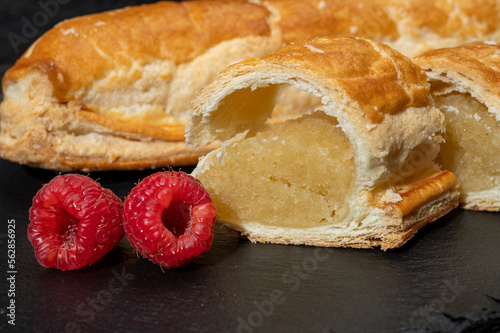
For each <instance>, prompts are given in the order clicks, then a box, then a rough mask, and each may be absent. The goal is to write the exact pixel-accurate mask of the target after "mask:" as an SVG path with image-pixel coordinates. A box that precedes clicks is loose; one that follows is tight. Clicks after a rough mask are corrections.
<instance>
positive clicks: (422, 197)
mask: <svg viewBox="0 0 500 333" xmlns="http://www.w3.org/2000/svg"><path fill="white" fill-rule="evenodd" d="M456 188H457V179H456V177H455V175H454V174H453V173H451V172H449V171H443V172H440V173H438V174H436V175H433V176H431V177H427V178H424V179H422V180H419V181H418V182H415V183H412V184H410V186H407V187H406V188H405V189H404V190H400V191H397V192H396V193H397V194H399V195H400V196H401V201H398V202H391V203H389V204H388V205H389V206H390V207H391V208H392V209H394V210H396V211H397V212H398V214H399V215H400V216H401V217H405V216H407V215H409V214H411V213H412V212H414V211H415V210H416V209H418V208H419V207H421V206H423V205H425V204H427V203H429V202H431V201H433V200H435V199H436V198H437V197H439V196H441V195H442V194H443V193H445V192H448V191H450V190H452V189H456ZM383 204H384V205H387V203H383Z"/></svg>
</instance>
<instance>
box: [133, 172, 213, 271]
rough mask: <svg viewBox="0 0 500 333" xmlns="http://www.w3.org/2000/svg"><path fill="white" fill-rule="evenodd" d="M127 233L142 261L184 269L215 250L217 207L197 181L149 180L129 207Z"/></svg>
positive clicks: (171, 176) (173, 176)
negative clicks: (214, 235) (192, 261)
mask: <svg viewBox="0 0 500 333" xmlns="http://www.w3.org/2000/svg"><path fill="white" fill-rule="evenodd" d="M123 220H124V229H125V234H126V235H127V238H128V240H129V242H130V244H131V245H132V246H133V247H134V248H135V249H136V251H137V252H139V253H140V254H141V255H142V256H144V257H146V258H148V259H149V260H151V261H152V262H154V263H155V264H158V265H160V266H162V267H165V268H174V267H180V266H183V265H185V264H187V263H188V262H190V261H191V260H193V259H194V258H196V257H198V256H199V255H201V254H202V253H204V252H206V251H208V250H209V249H210V247H211V246H212V240H213V229H214V221H215V206H214V204H213V203H212V199H211V198H210V195H209V194H208V192H207V191H206V190H205V188H204V187H203V186H202V185H201V183H200V182H199V181H198V180H196V179H195V178H194V177H192V176H190V175H188V174H186V173H184V172H173V171H171V172H158V173H155V174H153V175H150V176H148V177H146V178H144V179H143V180H142V181H141V182H140V183H139V184H138V185H137V186H136V187H135V188H133V189H132V191H131V192H130V194H129V196H128V197H127V198H126V199H125V203H124V217H123Z"/></svg>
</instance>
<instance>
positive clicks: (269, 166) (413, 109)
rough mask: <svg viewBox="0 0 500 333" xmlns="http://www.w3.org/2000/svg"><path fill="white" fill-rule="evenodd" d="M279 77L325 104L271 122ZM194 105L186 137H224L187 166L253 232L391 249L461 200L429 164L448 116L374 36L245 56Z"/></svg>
mask: <svg viewBox="0 0 500 333" xmlns="http://www.w3.org/2000/svg"><path fill="white" fill-rule="evenodd" d="M283 85H284V86H287V85H291V86H294V87H295V88H297V89H300V90H303V91H305V92H307V93H309V94H311V95H314V96H316V98H318V99H319V100H320V101H321V105H320V106H318V107H317V108H316V109H315V110H313V111H312V112H311V113H305V114H303V115H302V116H300V117H298V118H296V119H293V120H288V121H287V122H286V123H285V124H282V125H276V124H274V125H273V124H267V123H266V120H267V119H269V118H270V117H272V112H273V108H274V105H275V99H274V97H275V96H276V92H277V90H278V88H279V87H280V86H283ZM193 108H194V113H193V115H192V118H191V120H190V122H189V124H188V126H187V131H188V132H187V136H186V138H187V141H188V142H189V143H190V144H191V145H193V146H195V147H196V146H203V145H205V144H207V143H210V142H213V141H214V140H220V141H221V142H222V144H221V147H220V148H218V149H216V150H214V151H212V152H210V153H208V154H207V155H206V156H205V157H203V158H202V159H200V162H199V163H198V166H197V167H196V169H195V170H194V171H193V175H194V176H195V177H197V179H199V180H200V181H201V182H202V184H203V185H204V186H205V188H207V190H208V191H209V193H210V195H211V197H212V199H213V201H214V204H215V205H216V207H217V218H218V221H219V223H221V224H223V225H225V226H227V227H228V228H230V229H233V230H236V231H238V232H240V233H241V234H242V235H244V236H246V237H247V238H248V239H250V240H251V241H256V242H271V243H282V244H307V245H316V246H339V247H356V248H371V247H381V248H382V249H384V250H385V249H390V248H397V247H400V246H401V245H402V244H404V243H405V242H406V241H407V240H408V239H410V238H411V237H412V236H413V235H414V234H415V233H416V232H417V231H418V230H419V229H420V228H422V227H423V226H424V225H426V224H427V223H429V222H432V221H434V220H436V219H438V218H439V217H441V216H443V215H444V214H446V213H447V212H449V211H450V210H451V209H453V208H454V207H456V206H457V205H458V191H457V186H458V185H457V182H456V179H455V176H454V175H453V173H451V172H449V171H443V170H441V169H440V168H439V167H438V166H437V165H436V164H435V163H434V159H435V157H436V155H437V153H438V151H439V145H440V143H441V142H442V136H441V134H442V132H443V131H444V129H445V122H444V116H443V114H442V113H441V112H440V110H439V109H437V108H436V107H435V106H434V103H433V100H432V98H431V95H430V88H429V84H428V82H427V80H426V76H425V74H424V73H423V71H422V70H421V69H420V68H419V67H418V66H416V65H415V64H414V63H412V62H411V61H410V60H409V59H408V58H406V57H404V56H403V55H401V54H400V53H399V52H397V51H395V50H393V49H391V48H390V47H388V46H387V45H385V44H382V43H380V42H376V41H372V40H367V39H361V38H354V37H348V36H339V37H328V38H327V37H324V38H316V39H314V40H310V41H305V42H300V43H295V44H293V45H290V46H286V47H284V48H282V49H279V50H277V51H274V52H272V53H270V54H269V55H267V56H264V57H261V58H251V59H247V60H244V61H242V62H240V63H237V64H235V65H232V66H229V67H228V68H226V69H225V70H223V71H222V72H221V73H220V74H219V75H218V76H217V78H215V80H214V81H213V82H212V83H211V84H210V85H208V86H207V87H206V88H204V89H203V90H202V91H201V92H200V93H199V95H198V96H197V97H196V99H195V100H194V101H193Z"/></svg>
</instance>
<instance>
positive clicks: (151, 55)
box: [0, 0, 500, 170]
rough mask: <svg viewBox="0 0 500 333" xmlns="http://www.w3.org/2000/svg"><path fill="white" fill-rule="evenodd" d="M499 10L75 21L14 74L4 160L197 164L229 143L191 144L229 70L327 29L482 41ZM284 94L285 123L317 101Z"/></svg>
mask: <svg viewBox="0 0 500 333" xmlns="http://www.w3.org/2000/svg"><path fill="white" fill-rule="evenodd" d="M498 7H499V3H498V1H494V2H491V1H486V0H483V1H474V2H470V1H469V0H467V1H453V2H438V3H434V2H433V1H429V0H426V1H423V0H418V1H402V0H399V1H389V2H387V1H385V0H384V1H382V0H361V1H343V0H294V1H289V0H269V1H222V0H221V1H186V2H180V3H179V2H168V1H167V2H159V3H156V4H151V5H144V6H136V7H130V8H125V9H122V10H115V11H109V12H105V13H100V14H95V15H89V16H83V17H78V18H75V19H70V20H67V21H64V22H61V23H60V24H58V25H57V26H56V27H54V28H53V29H51V30H50V31H48V32H47V33H46V34H45V35H43V36H42V37H41V38H40V39H38V40H37V41H36V42H35V43H34V44H33V45H32V46H31V47H30V48H29V49H28V50H27V51H26V53H25V54H23V56H22V57H21V58H20V59H19V60H18V61H17V62H16V64H15V65H14V66H13V67H12V68H11V69H10V70H9V71H7V73H6V75H5V77H4V78H3V92H4V101H3V103H2V104H1V106H0V157H2V158H5V159H9V160H12V161H16V162H19V163H23V164H28V165H32V166H37V167H42V168H50V169H59V170H106V169H139V168H150V167H162V166H166V165H185V164H195V163H196V161H197V159H198V157H199V156H200V155H203V154H205V153H207V152H208V151H210V150H212V149H214V148H215V147H217V143H211V146H207V147H200V148H197V149H191V148H188V147H186V145H185V143H184V126H185V123H186V122H187V120H188V119H189V116H190V114H191V108H190V106H189V103H190V102H191V100H192V98H193V97H194V96H195V94H196V93H197V92H198V91H199V90H200V89H201V88H203V87H204V86H205V85H207V84H208V83H209V82H210V81H211V80H212V79H213V78H214V77H215V75H216V74H217V73H218V72H219V71H220V70H222V69H223V68H225V67H226V66H228V65H230V64H232V63H235V62H237V61H240V60H243V59H244V58H247V57H259V56H263V55H265V54H267V53H268V52H270V51H272V50H275V49H277V48H279V47H281V46H283V45H285V44H288V43H291V42H296V41H299V40H302V39H308V38H312V37H315V36H320V35H338V34H350V35H356V36H360V37H367V38H372V39H379V40H382V41H384V42H386V43H388V44H389V45H391V46H392V47H393V48H396V49H398V50H400V51H401V52H403V53H404V54H406V55H409V56H413V55H416V54H420V53H422V52H423V51H425V50H428V49H430V48H436V47H442V46H448V45H457V44H459V43H462V42H464V41H468V40H470V39H471V38H488V39H495V40H500V37H499V36H500V32H499V31H500V30H499V29H498V26H499V24H500V23H499V20H498V18H497V13H498V12H499V8H498ZM495 8H496V9H495ZM452 9H453V10H452ZM464 21H465V22H467V23H468V24H467V26H464V25H463V22H464ZM290 90H292V91H290ZM279 96H283V103H278V104H279V105H281V106H280V107H278V108H277V109H276V111H275V113H274V117H275V118H274V119H273V121H274V122H282V121H284V120H285V119H287V118H289V117H290V114H294V113H296V112H297V109H296V106H297V105H301V106H302V108H303V109H304V110H308V109H310V108H311V107H312V106H314V105H315V104H316V103H317V100H315V99H310V98H305V97H308V96H307V95H306V96H305V97H304V94H299V93H298V92H296V91H293V89H289V90H284V91H282V92H280V93H279ZM299 113H300V112H299Z"/></svg>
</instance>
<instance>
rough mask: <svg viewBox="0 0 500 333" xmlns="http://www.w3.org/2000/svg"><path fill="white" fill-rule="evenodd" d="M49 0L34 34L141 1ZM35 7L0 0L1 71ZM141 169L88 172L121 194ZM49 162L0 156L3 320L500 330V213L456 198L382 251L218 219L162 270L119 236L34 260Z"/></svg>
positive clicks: (166, 326) (133, 327)
mask: <svg viewBox="0 0 500 333" xmlns="http://www.w3.org/2000/svg"><path fill="white" fill-rule="evenodd" d="M54 1H55V0H54ZM48 2H50V0H45V1H42V3H44V4H45V3H48ZM59 2H60V3H65V4H64V5H62V4H61V5H60V6H59V8H58V10H57V12H56V13H55V14H54V15H53V17H51V18H50V23H49V22H48V23H47V24H46V25H44V26H43V27H40V28H39V30H40V31H39V32H38V34H37V35H39V34H40V33H41V32H42V30H44V29H48V28H50V27H51V26H52V25H53V24H55V23H56V22H58V21H60V20H62V19H64V18H66V17H72V16H76V15H81V14H85V13H91V12H97V11H102V10H105V9H107V8H119V7H123V6H125V5H130V4H134V3H139V2H138V1H135V2H134V1H110V0H108V1H96V0H94V1H76V0H73V1H68V0H66V1H62V0H59ZM40 10H42V9H41V5H40V3H39V2H36V1H13V0H3V1H2V3H1V4H0V38H1V40H0V66H1V67H0V69H1V70H2V73H3V72H4V71H5V70H6V69H7V68H8V67H9V66H11V65H12V63H13V62H14V61H15V59H16V58H17V57H18V56H19V55H20V54H21V52H23V51H24V49H25V48H27V47H28V46H29V44H30V43H31V42H33V41H34V40H35V39H36V37H30V38H26V39H28V40H29V43H26V45H24V44H22V45H21V44H19V45H18V47H19V50H18V52H15V48H14V47H13V46H12V43H11V42H10V41H9V39H8V38H7V35H8V33H9V32H12V33H14V34H17V35H18V36H23V35H22V31H23V30H22V29H23V19H22V18H23V17H25V18H26V19H27V20H32V19H33V17H34V15H35V14H36V13H37V12H39V11H40ZM24 21H25V20H24ZM11 36H12V34H11ZM184 170H185V171H187V172H190V171H191V168H184ZM152 172H153V171H138V172H96V173H91V174H90V176H91V177H93V178H95V179H97V178H98V179H99V181H100V183H101V184H102V185H103V186H105V187H108V188H110V189H112V190H113V191H115V193H116V194H117V195H119V196H120V197H121V198H124V197H125V196H126V195H127V193H128V192H129V191H130V190H131V189H132V187H133V186H134V183H136V182H137V181H138V180H139V179H142V178H144V177H145V176H147V175H148V174H150V173H152ZM57 174H58V173H57V172H54V171H46V170H40V169H33V168H28V167H24V166H20V165H17V164H13V163H10V162H7V161H2V160H0V272H1V276H2V279H1V282H0V332H320V333H332V332H335V333H340V332H394V333H396V332H400V333H408V332H456V333H466V332H467V333H469V332H499V331H500V260H499V258H500V219H499V217H500V215H499V214H495V213H480V212H467V211H462V210H455V211H453V212H451V213H450V214H449V215H447V216H446V217H444V218H442V219H440V220H439V221H437V222H435V223H433V224H432V225H430V226H427V227H426V228H424V229H423V230H421V231H420V232H419V234H418V235H417V236H416V237H415V238H414V239H412V240H411V241H410V242H409V243H408V244H406V245H405V246H404V247H402V248H401V249H398V250H393V251H387V252H383V251H380V250H354V249H324V248H315V247H306V246H283V245H271V244H252V243H250V242H248V241H246V240H243V239H240V238H238V236H237V235H236V234H234V233H229V232H226V231H225V230H223V229H221V228H217V229H216V235H215V240H214V244H213V246H212V248H211V250H210V251H208V252H207V253H205V254H204V255H203V256H202V257H200V258H198V259H196V260H194V261H193V262H192V263H191V264H189V265H188V266H186V267H183V268H180V269H176V270H166V271H162V270H161V269H160V268H159V267H158V266H156V265H154V264H152V263H150V262H149V261H148V260H145V259H142V258H140V257H138V256H137V255H136V254H135V252H134V251H133V249H132V248H131V247H130V245H129V244H128V242H127V240H126V239H124V240H122V242H120V244H119V245H118V246H117V247H116V248H115V249H114V250H112V251H111V252H110V253H109V254H108V255H107V256H106V257H105V258H103V259H102V260H101V261H99V262H98V263H96V264H94V265H93V266H91V267H87V268H84V269H81V270H79V271H75V272H60V271H57V270H52V269H45V268H43V267H41V266H39V265H38V263H37V262H36V259H35V256H34V254H33V250H32V247H31V245H30V243H29V241H28V240H27V237H26V228H27V225H28V223H29V221H28V209H29V207H30V205H31V199H32V197H33V196H34V195H35V193H36V191H37V190H38V189H39V188H40V187H41V186H42V184H44V183H47V182H48V181H50V179H52V178H53V177H54V176H56V175H57ZM304 209H307V207H304ZM9 225H11V226H12V225H15V251H16V253H15V255H16V258H15V268H14V269H15V272H16V273H12V274H11V273H8V272H9V271H10V270H11V268H9V267H8V262H7V260H8V239H9V238H8V236H7V235H8V228H9ZM11 275H13V277H14V279H13V280H14V281H15V284H11V283H10V282H11V281H13V280H12V279H11V280H8V278H9V277H11ZM10 289H11V290H15V296H14V295H9V290H10ZM11 300H14V301H15V324H16V325H15V326H12V325H10V324H8V320H10V319H11V318H9V317H8V314H9V313H11V311H12V310H11V309H8V306H9V304H10V303H9V302H10V301H11Z"/></svg>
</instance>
